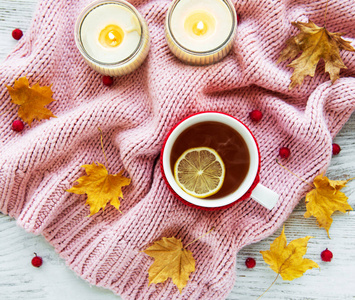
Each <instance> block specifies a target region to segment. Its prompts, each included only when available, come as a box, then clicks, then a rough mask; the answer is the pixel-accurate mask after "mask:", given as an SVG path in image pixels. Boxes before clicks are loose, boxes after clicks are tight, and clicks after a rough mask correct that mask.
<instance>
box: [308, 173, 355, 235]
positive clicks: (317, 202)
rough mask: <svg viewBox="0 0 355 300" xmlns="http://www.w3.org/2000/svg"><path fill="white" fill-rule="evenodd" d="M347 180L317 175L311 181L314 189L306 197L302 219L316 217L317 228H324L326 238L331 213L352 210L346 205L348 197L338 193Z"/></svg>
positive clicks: (331, 220)
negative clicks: (305, 209)
mask: <svg viewBox="0 0 355 300" xmlns="http://www.w3.org/2000/svg"><path fill="white" fill-rule="evenodd" d="M349 180H351V179H349ZM349 180H329V179H328V178H327V177H326V176H324V177H323V175H318V176H317V177H316V178H314V181H313V184H314V186H315V189H313V190H312V191H310V192H309V193H308V194H307V195H306V208H307V212H306V213H305V214H304V217H305V218H309V217H310V216H314V217H316V219H317V222H318V225H319V227H322V228H325V230H326V231H327V234H328V237H329V228H330V225H331V224H332V222H333V219H332V218H331V215H332V214H333V212H335V211H341V212H343V213H345V212H347V211H350V210H353V209H352V208H351V206H350V205H349V204H348V201H347V200H348V197H346V196H345V194H344V193H343V192H341V191H340V190H341V189H342V188H343V187H345V186H346V184H347V183H348V181H349Z"/></svg>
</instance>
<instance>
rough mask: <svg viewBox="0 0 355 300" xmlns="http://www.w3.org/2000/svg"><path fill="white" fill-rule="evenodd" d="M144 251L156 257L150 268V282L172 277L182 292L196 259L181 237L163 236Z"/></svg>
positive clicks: (193, 268)
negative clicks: (183, 243) (184, 245)
mask: <svg viewBox="0 0 355 300" xmlns="http://www.w3.org/2000/svg"><path fill="white" fill-rule="evenodd" d="M144 252H145V253H146V254H148V255H149V256H151V257H153V258H154V259H155V260H154V263H153V264H152V265H151V266H150V268H149V270H148V273H149V284H151V283H160V282H164V281H166V280H167V279H168V278H171V279H172V280H173V283H174V284H175V285H176V286H177V287H178V289H179V291H180V293H181V291H182V289H183V288H184V287H185V286H186V284H187V281H188V280H189V276H190V273H191V272H193V271H195V259H194V258H193V256H192V253H191V251H189V250H186V249H185V248H184V247H183V245H182V242H181V240H180V239H176V238H174V237H171V238H166V237H163V238H162V239H161V240H159V241H156V242H154V244H153V245H152V246H150V247H149V248H147V249H146V250H144Z"/></svg>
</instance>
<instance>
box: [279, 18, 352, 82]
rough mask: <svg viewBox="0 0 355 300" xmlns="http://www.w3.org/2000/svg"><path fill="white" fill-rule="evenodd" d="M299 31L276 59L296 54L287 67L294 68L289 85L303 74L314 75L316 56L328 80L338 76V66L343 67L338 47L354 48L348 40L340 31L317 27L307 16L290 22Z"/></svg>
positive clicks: (288, 41)
mask: <svg viewBox="0 0 355 300" xmlns="http://www.w3.org/2000/svg"><path fill="white" fill-rule="evenodd" d="M291 24H292V25H293V26H295V27H297V28H298V29H299V30H300V31H301V32H300V33H299V34H298V35H296V36H294V37H291V38H289V39H288V40H287V41H286V45H287V46H286V48H285V49H284V50H283V51H282V52H281V55H280V58H279V60H278V62H281V61H284V60H287V59H289V58H291V59H294V58H295V57H296V56H297V55H298V54H299V53H300V52H302V54H301V55H300V57H298V58H296V59H295V60H294V61H293V62H292V63H290V64H289V65H288V67H291V68H294V71H293V74H292V76H291V83H290V85H289V89H292V88H294V87H295V86H296V85H298V84H299V85H300V84H302V82H303V80H304V78H305V77H306V76H307V75H309V76H311V77H313V76H314V73H315V70H316V67H317V64H318V62H319V60H320V59H323V60H324V61H325V72H326V73H329V75H330V79H331V81H332V83H334V82H335V81H336V80H337V79H338V78H339V73H340V69H346V68H347V67H346V66H345V65H344V62H343V61H342V59H341V57H340V54H339V50H347V51H355V49H354V48H353V47H352V46H351V42H348V41H346V40H344V39H342V37H341V36H342V35H344V33H332V32H329V31H328V30H327V29H326V28H325V27H319V26H317V25H316V24H314V23H313V22H312V21H311V20H309V22H308V23H303V22H292V23H291Z"/></svg>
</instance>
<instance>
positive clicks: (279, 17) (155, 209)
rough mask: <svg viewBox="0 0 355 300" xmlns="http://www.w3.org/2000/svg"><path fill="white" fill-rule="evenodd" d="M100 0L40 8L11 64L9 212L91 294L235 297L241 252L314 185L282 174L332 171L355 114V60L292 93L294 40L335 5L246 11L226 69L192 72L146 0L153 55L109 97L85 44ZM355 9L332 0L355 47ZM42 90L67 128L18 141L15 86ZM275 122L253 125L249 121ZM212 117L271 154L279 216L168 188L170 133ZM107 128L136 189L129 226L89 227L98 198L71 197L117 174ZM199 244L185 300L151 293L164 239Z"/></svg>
mask: <svg viewBox="0 0 355 300" xmlns="http://www.w3.org/2000/svg"><path fill="white" fill-rule="evenodd" d="M89 2H90V1H89V0H40V1H39V6H38V9H37V13H36V15H35V18H34V21H33V23H32V26H31V28H30V29H29V30H28V31H27V32H26V33H25V35H24V37H23V38H22V39H21V40H20V41H19V43H18V46H17V47H16V49H15V50H14V51H13V53H12V54H11V55H10V56H9V57H8V58H7V59H6V61H5V62H4V63H3V64H2V65H1V66H0V83H1V85H0V86H1V89H0V99H1V100H0V101H1V102H0V106H1V112H6V113H4V114H2V115H0V122H1V123H0V124H1V130H2V134H1V154H0V195H1V199H0V210H1V212H3V213H5V214H9V215H10V216H13V217H15V218H16V219H17V220H18V224H19V225H20V226H22V227H23V228H25V229H26V230H27V231H30V232H33V233H36V234H42V235H44V236H45V238H46V239H47V240H48V242H49V243H51V244H52V245H53V246H54V247H55V250H56V251H57V252H58V253H59V254H60V255H61V257H63V258H64V259H65V261H66V262H67V264H68V266H69V267H70V268H71V269H73V270H74V271H75V272H76V273H77V274H78V275H79V276H81V277H82V278H84V279H85V280H87V281H89V282H90V283H92V284H95V285H98V286H103V287H106V288H109V289H111V290H113V291H114V292H115V293H117V294H120V295H122V297H123V298H125V299H189V300H191V299H223V298H225V297H227V295H228V293H229V292H230V290H231V289H232V287H233V285H234V281H235V262H236V255H237V253H238V250H240V249H241V248H242V247H243V246H245V245H247V244H250V243H253V242H256V241H259V240H261V239H263V238H265V237H267V236H268V235H270V234H272V233H273V232H274V231H275V230H276V229H277V228H278V227H279V226H280V225H281V224H282V223H283V222H284V221H285V220H286V219H287V217H288V216H289V215H290V214H291V212H292V210H293V208H294V207H295V206H296V205H297V203H298V202H299V200H300V199H301V198H302V197H303V196H304V195H305V193H306V192H307V191H308V190H309V187H308V186H307V185H306V184H305V183H303V182H302V181H300V180H299V179H297V178H296V177H294V176H293V175H290V174H289V173H288V172H287V171H285V170H284V169H283V168H281V167H280V166H278V165H277V164H276V163H275V158H276V157H277V156H278V150H279V148H280V147H283V146H286V147H288V148H290V150H291V153H292V154H291V157H290V158H289V159H288V160H286V161H283V163H284V164H285V165H287V167H288V168H290V169H291V170H293V171H294V172H295V173H297V174H298V175H299V176H301V177H303V178H304V179H305V180H307V181H310V182H311V181H312V180H313V178H314V177H315V176H316V175H317V174H319V173H321V172H325V170H326V169H327V167H328V165H329V162H330V159H331V155H332V154H331V153H332V150H331V144H332V138H333V137H334V136H335V135H336V134H337V132H338V131H339V130H340V129H341V127H342V126H343V125H344V123H345V122H346V121H347V120H348V118H349V117H350V115H351V113H352V111H353V110H354V108H355V99H354V95H355V78H354V75H355V59H354V58H355V54H354V53H351V52H344V51H343V52H342V53H341V56H342V58H343V60H344V63H345V65H347V67H348V69H347V70H342V72H341V79H339V80H338V81H336V83H335V84H333V85H332V84H330V81H329V75H328V74H324V63H321V64H320V65H319V66H318V68H317V70H316V75H315V77H314V78H313V79H311V78H309V77H307V78H306V79H305V82H304V83H303V85H302V86H301V87H300V88H295V89H293V90H291V91H289V90H288V85H289V83H290V75H291V73H292V70H293V69H291V68H288V67H286V65H287V63H289V62H285V63H283V64H279V65H278V64H276V61H277V58H278V57H279V54H280V51H281V50H282V49H283V48H284V46H285V41H286V39H287V38H289V37H290V36H291V35H295V34H297V33H298V30H297V29H296V28H294V27H293V26H292V25H291V21H303V22H305V21H307V20H308V19H311V20H312V21H313V22H315V23H316V24H318V25H322V24H323V22H324V20H323V18H324V12H325V7H326V0H312V1H310V0H299V1H288V0H282V1H276V0H234V3H235V7H236V10H237V12H238V13H239V14H240V17H241V22H240V25H239V27H238V33H237V38H236V40H235V44H234V47H233V49H232V51H231V53H230V54H229V55H228V56H227V57H226V58H225V59H224V60H223V61H221V62H219V63H217V64H215V65H211V66H204V67H195V66H188V65H185V64H183V63H181V62H180V61H179V60H177V59H176V58H175V57H174V56H173V55H172V54H171V52H170V51H169V49H168V46H167V44H166V42H165V38H164V19H165V14H166V12H167V9H168V5H169V4H170V1H168V0H144V1H143V0H141V1H139V0H135V1H132V4H133V5H135V6H136V7H137V9H138V10H139V11H140V12H141V14H142V15H143V16H144V17H145V18H146V20H147V23H148V26H149V30H150V35H151V48H150V52H149V55H148V58H147V59H146V61H145V62H144V63H143V65H142V66H141V67H140V68H139V69H138V70H136V71H135V72H133V73H132V74H130V75H126V76H123V77H120V78H115V82H114V85H113V86H112V87H110V88H108V87H105V86H104V85H103V84H102V76H101V75H100V74H98V73H96V72H95V71H93V70H91V69H90V68H89V67H88V66H87V65H86V64H85V63H84V61H83V59H82V58H81V56H80V54H79V52H78V50H77V49H76V47H75V45H74V39H73V29H74V23H75V20H76V17H77V16H78V14H79V12H80V11H81V10H82V9H83V8H84V6H86V5H87V4H88V3H89ZM354 11H355V2H354V1H350V0H349V1H344V0H334V1H332V0H330V1H329V6H328V14H327V28H328V30H329V31H332V32H345V33H346V35H345V37H346V38H350V39H351V38H355V15H354V13H353V12H354ZM25 75H26V76H27V77H28V78H29V80H30V83H31V84H34V83H36V82H39V83H40V84H41V85H50V84H53V86H52V90H53V91H54V96H53V97H54V98H55V99H56V101H55V102H53V103H51V104H50V105H49V106H48V108H49V109H51V111H52V112H53V113H54V114H55V115H56V116H57V118H52V119H50V120H43V121H41V122H37V121H36V122H34V123H33V125H32V127H31V128H29V127H26V128H25V130H24V131H23V132H21V133H15V132H13V131H12V130H11V123H12V121H13V120H15V119H16V118H17V107H16V106H15V105H14V104H12V103H10V95H9V93H8V92H7V89H6V88H5V85H13V83H14V81H15V80H16V79H18V78H19V77H21V76H25ZM253 109H258V110H260V111H262V112H263V113H264V117H263V119H262V121H260V122H259V123H254V122H252V121H251V120H250V119H249V116H248V114H249V112H250V111H251V110H253ZM205 110H216V111H221V112H226V113H229V114H231V115H233V116H235V117H236V118H238V119H240V120H241V121H242V122H244V123H245V124H247V125H248V126H249V127H250V129H251V130H252V132H253V133H254V135H255V137H256V139H257V140H258V142H259V145H260V151H261V172H260V177H261V183H262V184H264V185H265V186H267V187H269V188H271V189H273V190H275V191H276V192H278V193H279V194H280V196H281V197H280V200H279V202H278V204H277V206H276V207H275V208H274V209H273V210H272V211H268V210H267V209H265V208H263V207H262V206H260V205H258V204H256V203H255V202H254V201H252V200H251V199H247V200H245V201H242V202H240V203H238V204H236V205H234V206H233V207H231V208H228V209H226V210H222V211H203V210H198V209H195V208H192V207H189V206H186V205H184V204H183V203H181V202H180V201H179V200H178V199H176V198H175V197H174V196H173V195H172V194H171V193H170V191H169V189H168V188H167V187H166V185H165V183H164V181H163V179H162V175H161V173H160V169H159V153H160V150H161V147H162V144H163V141H164V138H165V136H166V134H167V133H168V132H169V130H170V129H171V128H172V127H173V126H174V125H175V124H176V123H177V122H178V121H180V120H181V119H183V118H184V117H186V116H188V115H190V114H192V113H196V112H199V111H205ZM98 127H100V128H101V129H102V131H103V133H104V144H105V150H106V155H107V160H108V166H107V167H108V169H109V170H110V171H111V173H118V172H119V171H120V170H121V169H122V168H124V169H125V170H126V173H125V174H126V176H128V177H130V178H131V179H132V183H131V185H130V186H128V187H125V188H124V189H123V193H124V196H125V199H124V200H123V201H122V203H121V207H120V208H121V210H122V214H121V213H120V212H119V211H118V210H116V209H115V208H113V207H112V206H110V205H108V206H107V207H106V209H105V211H104V212H103V211H100V212H99V213H97V214H95V215H94V216H92V217H87V215H88V212H89V210H88V207H87V206H85V205H84V204H85V199H86V196H85V195H82V196H79V195H75V194H71V193H68V192H65V190H66V189H68V188H70V187H71V186H72V185H73V183H74V181H75V180H76V179H77V178H78V177H80V176H82V175H84V170H83V169H82V168H80V166H81V165H83V164H90V163H92V162H94V161H100V162H102V163H104V158H103V154H102V151H101V145H100V135H99V132H98ZM212 226H215V228H216V229H215V230H214V231H213V232H212V233H210V234H209V235H207V236H205V237H203V238H202V239H201V240H200V241H199V242H196V243H194V244H192V245H191V246H190V247H189V249H190V250H191V251H192V252H193V254H194V257H195V259H196V271H195V272H194V273H192V274H191V276H190V278H191V280H190V281H189V282H188V284H187V286H186V287H185V288H184V289H183V291H182V294H181V295H180V294H179V292H178V289H177V288H176V286H174V285H173V284H172V282H171V280H168V281H166V282H165V283H161V284H152V285H151V286H149V287H148V273H147V270H148V268H149V266H150V265H151V263H152V259H151V258H150V257H148V256H147V255H146V254H144V253H142V252H141V251H142V250H143V249H145V248H147V247H148V246H149V245H151V244H152V243H153V242H154V241H156V240H158V239H161V238H162V237H171V236H175V237H177V238H181V239H182V241H183V243H184V244H186V243H188V242H190V241H192V240H193V239H195V238H196V237H198V236H200V235H201V234H203V233H205V232H207V231H208V230H209V229H210V228H211V227H212Z"/></svg>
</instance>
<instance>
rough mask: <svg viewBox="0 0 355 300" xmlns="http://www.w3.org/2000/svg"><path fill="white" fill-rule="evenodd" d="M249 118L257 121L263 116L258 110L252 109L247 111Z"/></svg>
mask: <svg viewBox="0 0 355 300" xmlns="http://www.w3.org/2000/svg"><path fill="white" fill-rule="evenodd" d="M249 117H250V119H252V120H253V121H255V122H259V121H260V120H261V118H262V117H263V113H262V112H261V111H260V110H256V109H255V110H253V111H251V112H250V113H249Z"/></svg>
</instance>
